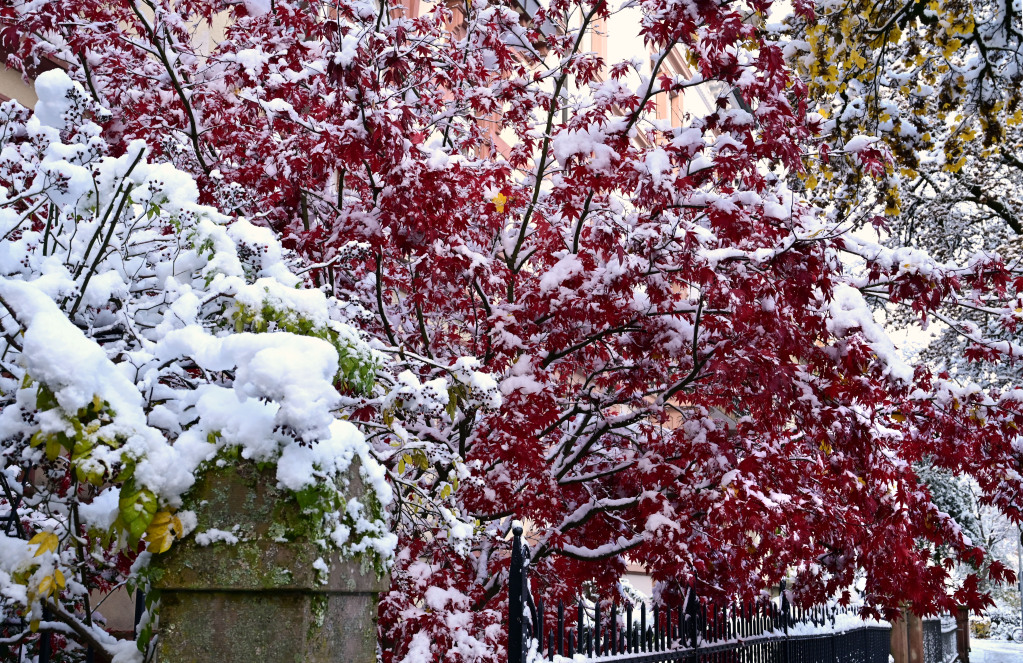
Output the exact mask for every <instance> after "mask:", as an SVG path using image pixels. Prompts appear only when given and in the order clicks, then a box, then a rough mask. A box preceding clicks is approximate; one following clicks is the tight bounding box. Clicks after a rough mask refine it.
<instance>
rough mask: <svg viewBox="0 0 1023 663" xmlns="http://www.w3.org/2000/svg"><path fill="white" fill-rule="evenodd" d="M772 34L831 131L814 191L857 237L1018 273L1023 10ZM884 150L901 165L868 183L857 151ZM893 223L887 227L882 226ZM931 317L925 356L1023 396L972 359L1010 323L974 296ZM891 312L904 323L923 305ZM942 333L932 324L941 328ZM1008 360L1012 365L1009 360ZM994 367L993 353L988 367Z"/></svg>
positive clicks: (975, 4) (883, 17)
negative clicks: (864, 147)
mask: <svg viewBox="0 0 1023 663" xmlns="http://www.w3.org/2000/svg"><path fill="white" fill-rule="evenodd" d="M794 8H795V13H794V14H793V15H791V16H790V17H788V19H787V21H786V23H785V25H780V24H776V25H772V26H771V30H772V31H773V33H774V34H775V36H777V37H778V38H779V39H781V40H782V41H783V43H785V44H786V46H785V49H786V56H787V57H788V58H789V59H790V61H791V62H793V64H794V66H796V67H797V69H798V70H799V71H800V73H801V76H802V78H803V80H805V81H806V83H807V86H808V92H809V103H810V104H811V108H813V109H814V110H816V111H818V112H819V113H820V114H821V115H822V116H823V118H824V120H823V125H822V127H823V132H822V136H821V139H822V140H821V143H820V144H819V145H818V146H817V149H814V150H810V151H808V154H807V157H806V158H807V160H808V161H810V162H812V163H813V164H814V165H813V167H810V168H808V169H807V171H806V173H805V176H804V177H803V183H804V186H805V188H806V190H807V194H808V195H809V196H810V197H811V198H813V199H815V200H816V201H817V202H818V204H821V205H822V206H832V211H833V214H834V215H835V216H836V218H844V219H845V220H846V221H847V222H848V223H849V224H850V225H857V226H863V225H866V224H868V223H871V222H874V223H875V224H876V225H878V226H879V227H881V228H883V229H884V232H883V233H882V234H883V235H884V236H887V237H888V240H887V244H888V245H889V246H892V247H896V246H907V247H916V248H920V249H922V250H924V251H925V252H927V253H929V254H930V255H932V256H933V257H935V258H937V259H938V260H942V261H953V262H960V263H964V262H968V261H969V260H970V259H971V258H972V257H973V256H975V255H985V256H987V257H988V258H989V259H994V260H999V259H1000V260H1001V261H1003V262H1004V263H1005V264H1006V265H1008V266H1009V267H1010V268H1011V269H1013V270H1017V269H1018V267H1019V265H1020V259H1021V258H1023V253H1021V251H1020V246H1021V244H1020V236H1021V235H1023V216H1021V214H1023V199H1021V197H1020V191H1023V133H1021V128H1023V106H1021V102H1023V98H1021V93H1020V89H1021V87H1020V86H1021V83H1023V27H1021V16H1020V7H1019V4H1018V3H1017V2H1013V1H1012V0H1009V1H1005V0H966V1H962V2H960V1H952V2H949V1H943V0H933V1H929V2H917V1H915V0H912V1H908V2H901V1H900V2H891V3H879V2H873V1H872V0H862V1H860V0H857V1H856V2H850V3H834V2H830V1H827V0H826V1H822V2H796V3H794ZM872 140H877V141H879V143H878V145H879V146H883V147H884V149H886V150H887V151H889V152H890V154H891V155H892V157H893V160H892V162H891V164H890V166H889V167H888V168H887V169H886V170H885V172H884V173H868V172H865V171H864V170H863V169H862V168H861V167H860V165H859V164H858V163H857V161H856V160H855V158H854V156H853V154H854V153H855V150H850V149H849V146H850V145H853V146H854V147H855V145H856V144H857V143H860V144H862V143H863V142H869V141H872ZM882 211H883V219H882V218H881V216H879V215H881V214H882ZM961 300H962V301H960V302H959V303H960V304H965V305H964V306H959V307H945V308H942V309H941V310H939V311H937V312H935V313H934V314H932V316H931V317H932V319H934V318H936V320H937V322H938V325H937V327H936V329H935V332H936V335H937V336H938V338H937V339H936V340H935V342H933V343H931V344H930V346H929V348H927V350H926V351H925V353H924V357H925V358H926V359H928V360H930V361H932V362H933V363H935V364H943V365H944V366H946V367H947V368H948V370H949V371H950V372H951V373H952V374H953V375H959V376H962V377H963V379H965V380H974V381H977V382H978V383H980V384H982V385H985V386H987V385H994V386H997V387H998V388H1004V387H1006V386H1011V385H1015V384H1019V380H1020V373H1019V367H1018V365H1016V364H1015V363H1014V362H1005V361H1002V362H999V363H998V364H997V365H992V364H991V363H988V362H975V361H972V360H971V353H976V352H984V343H978V340H979V339H981V338H995V339H998V340H1000V341H1003V342H1013V341H1015V339H1017V338H1018V318H1019V316H1020V312H1019V311H1017V310H1016V309H1020V310H1023V308H1021V305H1020V303H1017V306H1016V307H1014V308H1013V309H1012V310H1011V311H1009V312H1006V311H1003V310H1002V309H1001V308H1000V307H999V306H998V305H997V304H995V305H993V306H992V305H989V304H990V302H989V301H987V299H986V297H984V296H983V295H981V294H980V293H976V294H975V295H972V296H971V295H970V293H965V294H964V296H963V297H962V298H961ZM885 304H888V305H889V311H888V315H889V317H890V318H891V319H893V320H895V321H898V322H900V323H902V324H909V323H911V321H912V319H913V318H914V317H915V316H916V314H915V313H914V312H911V311H910V310H909V305H910V304H911V302H908V301H902V302H899V303H897V304H895V305H891V304H892V303H891V302H887V301H886V302H885ZM932 321H933V320H932ZM995 354H999V352H998V351H996V352H995ZM993 356H994V355H993V354H990V353H989V354H988V355H987V357H988V358H989V359H991V358H993Z"/></svg>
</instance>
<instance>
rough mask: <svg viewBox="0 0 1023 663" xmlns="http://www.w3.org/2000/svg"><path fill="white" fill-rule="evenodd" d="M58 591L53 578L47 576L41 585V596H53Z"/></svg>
mask: <svg viewBox="0 0 1023 663" xmlns="http://www.w3.org/2000/svg"><path fill="white" fill-rule="evenodd" d="M56 591H57V583H56V581H54V579H53V576H46V577H45V578H43V579H42V581H41V582H40V583H39V594H40V595H41V596H51V595H53V593H54V592H56Z"/></svg>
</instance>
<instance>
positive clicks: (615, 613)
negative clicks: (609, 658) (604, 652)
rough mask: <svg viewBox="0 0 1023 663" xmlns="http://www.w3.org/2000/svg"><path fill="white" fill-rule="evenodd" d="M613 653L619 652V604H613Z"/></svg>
mask: <svg viewBox="0 0 1023 663" xmlns="http://www.w3.org/2000/svg"><path fill="white" fill-rule="evenodd" d="M610 626H611V653H612V654H617V653H618V604H617V603H612V604H611V624H610Z"/></svg>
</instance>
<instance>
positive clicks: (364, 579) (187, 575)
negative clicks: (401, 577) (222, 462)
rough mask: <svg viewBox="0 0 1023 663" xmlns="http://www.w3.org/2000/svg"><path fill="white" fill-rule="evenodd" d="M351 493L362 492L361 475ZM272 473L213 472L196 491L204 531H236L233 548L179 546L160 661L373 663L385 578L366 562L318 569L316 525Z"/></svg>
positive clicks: (168, 557)
mask: <svg viewBox="0 0 1023 663" xmlns="http://www.w3.org/2000/svg"><path fill="white" fill-rule="evenodd" d="M351 472H352V475H353V480H352V481H351V486H350V489H349V490H348V491H346V492H347V493H348V494H349V495H351V496H353V497H355V496H359V495H361V494H362V486H361V482H360V481H359V480H358V471H357V469H356V468H352V470H351ZM275 483H276V481H275V479H274V476H273V472H272V471H270V470H259V469H257V468H256V467H255V466H253V465H248V464H240V465H237V466H235V465H232V466H228V467H225V468H219V469H217V470H214V471H211V472H208V473H206V474H205V475H204V476H203V478H202V480H201V481H200V482H199V483H198V484H197V485H196V487H195V488H194V489H193V490H192V491H191V492H190V493H189V502H190V504H189V506H190V507H191V508H192V509H193V510H194V511H195V512H196V516H197V518H198V528H197V531H198V532H203V531H207V530H209V529H219V530H226V531H232V532H233V534H234V535H235V536H237V537H238V539H239V541H238V543H235V544H225V543H214V544H212V545H209V546H200V545H198V544H197V543H196V541H195V537H194V536H192V537H188V538H186V539H184V540H182V541H180V542H177V543H176V544H175V545H174V546H173V547H172V548H171V549H170V551H168V552H167V553H165V554H163V555H160V556H159V557H158V558H157V559H156V560H154V564H156V565H157V566H158V567H159V568H160V570H161V571H162V575H161V577H160V579H159V580H158V581H157V583H156V587H155V589H157V590H159V592H160V622H159V629H158V632H157V645H156V646H157V658H156V660H157V661H158V662H159V663H193V662H199V661H202V662H204V663H205V662H207V661H215V662H216V663H235V662H238V663H242V662H244V663H252V662H253V661H264V660H266V661H295V662H302V663H320V662H323V663H326V662H328V661H329V662H330V663H337V662H338V661H345V662H346V663H372V662H374V661H375V660H376V614H377V596H378V594H379V592H381V591H383V590H385V589H386V588H387V580H386V578H378V577H377V574H376V572H375V570H374V569H372V568H370V567H369V566H368V565H365V564H362V563H361V562H360V561H359V560H340V559H338V558H337V557H336V556H334V557H333V558H332V559H329V560H324V561H325V562H326V563H327V565H328V567H329V574H328V577H327V578H322V577H321V574H320V572H318V571H317V570H316V568H314V566H313V564H314V562H315V561H316V560H317V559H318V558H320V557H321V555H322V553H321V551H320V550H319V549H318V548H317V546H316V544H315V543H314V542H313V541H311V540H310V538H309V535H310V533H311V530H312V527H311V523H310V522H309V520H308V518H307V517H305V516H304V515H303V514H302V512H301V509H300V508H299V505H298V503H297V502H296V501H295V499H294V497H292V496H291V495H290V494H289V493H287V492H285V491H282V490H279V489H278V488H277V487H276V486H275Z"/></svg>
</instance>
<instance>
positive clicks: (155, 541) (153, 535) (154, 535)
mask: <svg viewBox="0 0 1023 663" xmlns="http://www.w3.org/2000/svg"><path fill="white" fill-rule="evenodd" d="M183 529H184V528H183V527H182V526H181V520H180V519H179V518H178V517H177V516H175V515H174V514H172V513H171V512H169V511H160V512H159V513H157V514H156V515H155V516H153V520H152V522H150V523H149V527H147V528H146V540H147V541H149V545H148V546H147V547H146V550H148V551H149V552H151V553H153V554H159V553H162V552H167V551H168V550H170V547H171V544H173V543H174V539H176V538H177V537H178V536H180V535H181V532H182V531H183Z"/></svg>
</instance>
